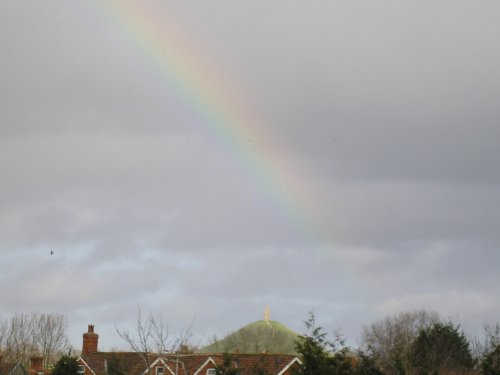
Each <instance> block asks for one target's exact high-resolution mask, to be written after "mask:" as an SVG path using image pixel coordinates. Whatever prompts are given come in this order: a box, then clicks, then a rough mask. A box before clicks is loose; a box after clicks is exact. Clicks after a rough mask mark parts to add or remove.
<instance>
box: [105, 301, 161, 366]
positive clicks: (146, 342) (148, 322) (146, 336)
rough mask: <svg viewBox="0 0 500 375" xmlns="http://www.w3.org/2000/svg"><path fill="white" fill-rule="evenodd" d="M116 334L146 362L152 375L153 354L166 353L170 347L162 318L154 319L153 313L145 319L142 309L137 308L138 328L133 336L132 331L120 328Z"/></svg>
mask: <svg viewBox="0 0 500 375" xmlns="http://www.w3.org/2000/svg"><path fill="white" fill-rule="evenodd" d="M115 328H116V332H117V333H118V335H119V336H120V337H121V339H122V340H123V341H125V342H126V343H127V344H128V345H129V346H130V349H132V351H133V352H135V353H137V354H138V355H139V356H140V357H141V358H142V359H143V361H144V365H145V366H146V368H147V371H148V373H149V374H150V375H151V363H152V359H151V354H152V353H154V352H155V349H156V351H157V353H158V354H162V353H165V352H166V348H167V346H168V327H167V326H166V325H165V324H164V322H163V319H162V317H161V316H158V317H156V318H155V317H154V316H153V314H152V313H151V312H149V313H148V315H147V317H145V318H144V317H143V315H142V310H141V307H140V306H138V307H137V316H136V327H135V332H134V333H133V334H132V333H130V331H127V330H121V329H119V328H118V327H115Z"/></svg>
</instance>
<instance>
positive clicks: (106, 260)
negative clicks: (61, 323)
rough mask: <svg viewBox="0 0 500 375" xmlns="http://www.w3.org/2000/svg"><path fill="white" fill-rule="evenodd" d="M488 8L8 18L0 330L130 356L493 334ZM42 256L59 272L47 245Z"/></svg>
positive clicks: (105, 5)
mask: <svg viewBox="0 0 500 375" xmlns="http://www.w3.org/2000/svg"><path fill="white" fill-rule="evenodd" d="M499 20H500V3H499V2H497V1H493V0H488V1H487V0H484V1H482V0H477V1H461V0H459V1H457V0H444V1H441V0H438V1H436V0H418V1H396V0H394V1H352V0H345V1H337V0H333V1H332V0H329V1H306V2H304V1H295V0H273V1H269V0H265V1H264V0H253V1H234V0H215V1H194V0H183V1H166V0H162V1H159V0H158V1H152V0H151V1H149V0H136V1H125V0H120V1H118V0H117V1H114V2H113V1H107V0H95V1H83V0H82V1H65V0H64V1H63V0H59V1H56V0H49V1H27V0H12V1H9V0H6V1H2V2H1V3H0V51H1V57H0V106H1V108H0V176H1V177H0V178H1V184H0V285H2V288H0V301H1V304H0V317H3V318H6V317H9V316H11V315H13V314H14V313H15V312H29V311H40V312H58V313H62V314H65V315H66V316H67V317H68V323H69V332H70V339H71V342H72V344H73V345H74V346H75V348H76V349H80V346H81V334H82V333H83V332H84V331H85V330H86V327H87V324H88V323H94V324H95V326H96V331H97V332H98V333H100V334H101V339H100V347H101V349H111V348H113V347H115V348H116V347H123V348H125V347H126V346H125V345H124V344H123V343H121V342H120V339H119V338H118V336H117V335H116V333H115V328H114V327H115V326H118V327H120V328H130V329H131V328H133V324H134V320H135V315H136V311H137V306H138V305H140V306H141V307H142V309H143V310H144V311H152V312H153V313H155V314H160V313H161V314H162V316H163V318H164V319H165V321H167V322H168V324H169V326H170V327H171V331H172V332H173V333H172V334H174V332H177V331H179V330H181V329H183V328H184V327H186V326H187V325H189V323H190V322H191V320H192V319H195V321H194V325H193V328H192V331H193V333H194V334H195V337H194V339H193V340H194V342H193V343H194V344H205V343H208V341H209V340H210V339H211V338H212V337H213V336H214V335H217V336H219V337H220V336H223V335H224V334H225V333H227V332H229V331H231V330H235V329H237V328H239V327H240V326H242V325H244V324H247V323H250V322H252V321H255V320H258V319H262V317H263V312H264V309H265V307H266V306H269V307H270V310H271V319H273V320H278V321H280V322H282V323H284V324H286V325H288V326H289V327H291V328H292V329H295V330H296V331H298V332H303V324H302V321H303V320H304V319H305V318H307V313H308V311H310V310H314V311H315V312H316V316H317V319H318V321H319V323H320V324H321V325H322V326H324V327H325V328H327V330H328V331H333V330H334V329H340V330H341V331H342V332H343V333H344V334H345V335H346V336H347V338H348V339H349V341H350V342H351V343H356V342H357V341H358V339H359V333H360V330H361V328H362V326H363V325H367V324H370V323H372V322H374V321H375V320H377V319H380V318H381V317H384V316H386V315H388V314H392V313H395V312H399V311H406V310H413V309H419V308H425V309H429V310H435V311H437V312H439V313H440V314H442V315H443V316H444V317H450V318H452V319H455V320H457V321H460V322H461V323H462V326H463V327H464V328H465V329H466V330H470V331H474V330H481V327H482V326H483V324H494V323H496V322H498V321H499V319H500V318H499V316H498V312H499V311H500V294H499V289H498V285H500V272H498V265H499V264H500V251H499V250H500V231H499V227H498V226H499V223H500V167H499V160H500V127H499V124H500V105H499V104H500V70H499V67H500V42H499V41H500V23H499ZM51 251H53V252H54V254H53V255H51V254H50V252H51Z"/></svg>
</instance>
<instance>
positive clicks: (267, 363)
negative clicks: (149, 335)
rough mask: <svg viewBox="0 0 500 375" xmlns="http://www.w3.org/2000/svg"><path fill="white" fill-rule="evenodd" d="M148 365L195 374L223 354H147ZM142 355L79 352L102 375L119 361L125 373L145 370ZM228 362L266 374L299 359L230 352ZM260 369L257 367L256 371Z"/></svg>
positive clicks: (251, 373)
mask: <svg viewBox="0 0 500 375" xmlns="http://www.w3.org/2000/svg"><path fill="white" fill-rule="evenodd" d="M147 356H148V359H149V363H150V366H151V367H152V368H154V367H155V366H164V367H165V374H166V375H175V374H177V375H197V374H201V373H202V371H203V370H206V369H208V368H214V367H215V366H220V365H222V364H223V362H224V356H223V355H222V354H220V353H203V354H192V353H190V354H165V355H158V354H148V355H147ZM145 358H146V357H145V355H144V354H142V353H135V352H98V353H93V354H88V355H82V356H81V357H80V358H79V361H80V363H81V364H83V365H85V366H86V367H88V368H89V370H90V371H91V372H92V373H93V375H104V374H105V373H106V368H109V366H110V365H111V364H112V363H113V361H114V363H115V364H119V365H120V367H121V368H122V369H123V370H124V372H125V373H126V374H127V375H146V374H147V373H148V370H147V366H146V361H145ZM230 358H231V366H234V367H235V368H236V367H237V368H239V369H240V370H241V375H255V374H256V373H257V372H258V371H259V370H262V373H266V374H269V375H278V374H282V373H284V372H285V371H286V370H287V369H288V367H290V366H292V365H294V364H295V363H296V362H297V361H298V359H297V357H296V356H293V355H280V354H238V353H233V354H230ZM259 372H260V371H259Z"/></svg>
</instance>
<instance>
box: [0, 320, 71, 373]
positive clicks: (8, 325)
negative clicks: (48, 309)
mask: <svg viewBox="0 0 500 375" xmlns="http://www.w3.org/2000/svg"><path fill="white" fill-rule="evenodd" d="M66 327H67V323H66V317H65V316H64V315H60V314H54V313H52V314H40V313H34V312H32V313H16V314H15V315H14V316H12V317H11V318H10V319H8V320H3V321H1V322H0V347H2V348H3V349H4V355H5V358H6V359H7V360H9V361H12V362H21V363H23V364H24V365H25V366H27V365H28V364H29V362H30V359H31V356H32V355H34V354H40V355H42V356H43V357H44V366H45V367H46V368H47V367H48V365H49V364H51V363H54V361H55V360H56V356H57V355H58V354H60V353H62V352H63V351H65V350H66V349H67V348H68V347H69V344H68V339H67V335H66Z"/></svg>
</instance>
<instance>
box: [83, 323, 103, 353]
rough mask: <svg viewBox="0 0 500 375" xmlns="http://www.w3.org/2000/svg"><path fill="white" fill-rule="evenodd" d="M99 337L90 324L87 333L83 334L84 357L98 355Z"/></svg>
mask: <svg viewBox="0 0 500 375" xmlns="http://www.w3.org/2000/svg"><path fill="white" fill-rule="evenodd" d="M98 341H99V335H98V334H97V333H94V325H93V324H89V329H88V331H87V333H84V334H83V346H82V355H87V354H92V353H97V342H98Z"/></svg>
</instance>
